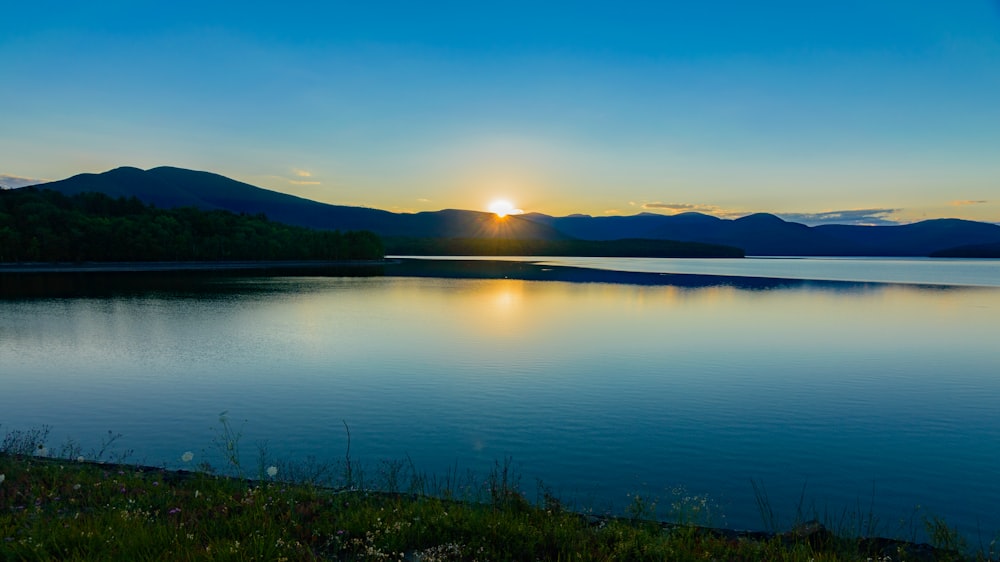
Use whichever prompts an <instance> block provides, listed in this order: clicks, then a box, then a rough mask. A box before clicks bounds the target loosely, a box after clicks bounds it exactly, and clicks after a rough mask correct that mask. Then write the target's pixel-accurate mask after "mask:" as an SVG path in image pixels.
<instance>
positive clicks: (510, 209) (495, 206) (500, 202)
mask: <svg viewBox="0 0 1000 562" xmlns="http://www.w3.org/2000/svg"><path fill="white" fill-rule="evenodd" d="M489 210H490V212H491V213H493V214H495V215H496V216H498V217H500V218H503V217H506V216H507V215H520V214H521V213H523V212H524V211H522V210H521V209H517V208H515V207H514V204H513V203H511V202H510V201H507V200H506V199H497V200H496V201H493V202H492V203H490V206H489Z"/></svg>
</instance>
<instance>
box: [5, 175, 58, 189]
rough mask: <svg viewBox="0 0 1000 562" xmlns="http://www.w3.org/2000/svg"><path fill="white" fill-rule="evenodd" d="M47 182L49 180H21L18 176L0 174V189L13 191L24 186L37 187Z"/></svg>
mask: <svg viewBox="0 0 1000 562" xmlns="http://www.w3.org/2000/svg"><path fill="white" fill-rule="evenodd" d="M48 181H49V180H40V179H34V178H22V177H20V176H10V175H7V174H0V189H14V188H17V187H24V186H26V185H37V184H40V183H47V182H48Z"/></svg>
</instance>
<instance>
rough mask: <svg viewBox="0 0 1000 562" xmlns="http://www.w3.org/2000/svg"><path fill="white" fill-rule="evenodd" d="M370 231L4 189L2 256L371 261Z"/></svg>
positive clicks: (377, 253) (0, 196)
mask: <svg viewBox="0 0 1000 562" xmlns="http://www.w3.org/2000/svg"><path fill="white" fill-rule="evenodd" d="M383 256H384V249H383V246H382V241H381V239H380V238H379V237H378V236H376V235H375V234H374V233H372V232H368V231H348V232H343V233H341V232H340V231H336V230H313V229H308V228H303V227H297V226H290V225H286V224H282V223H278V222H273V221H270V220H268V218H267V217H266V216H265V215H264V214H256V215H247V214H236V213H232V212H229V211H206V210H200V209H197V208H193V207H182V208H176V209H158V208H156V207H155V206H152V205H146V204H144V203H143V202H142V201H140V200H139V199H137V198H135V197H131V198H128V199H126V198H124V197H119V198H117V199H115V198H112V197H109V196H108V195H105V194H103V193H81V194H77V195H72V196H69V195H64V194H62V193H59V192H56V191H52V190H48V189H38V188H30V187H29V188H21V189H13V190H5V191H0V262H83V261H227V260H372V259H381V258H382V257H383Z"/></svg>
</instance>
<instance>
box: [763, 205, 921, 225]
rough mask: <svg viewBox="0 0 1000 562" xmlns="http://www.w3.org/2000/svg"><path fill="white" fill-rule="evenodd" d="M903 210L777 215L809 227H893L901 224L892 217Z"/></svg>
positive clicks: (850, 210)
mask: <svg viewBox="0 0 1000 562" xmlns="http://www.w3.org/2000/svg"><path fill="white" fill-rule="evenodd" d="M901 210H902V209H847V210H842V211H823V212H820V213H776V214H777V215H778V216H780V217H781V218H783V219H785V220H786V221H791V222H799V223H802V224H806V225H809V226H816V225H820V224H853V225H865V226H892V225H896V224H899V221H896V220H893V219H892V215H894V214H896V213H898V212H900V211H901Z"/></svg>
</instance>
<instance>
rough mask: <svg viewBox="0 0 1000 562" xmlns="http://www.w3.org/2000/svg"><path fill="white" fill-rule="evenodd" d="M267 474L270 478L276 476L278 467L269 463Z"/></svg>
mask: <svg viewBox="0 0 1000 562" xmlns="http://www.w3.org/2000/svg"><path fill="white" fill-rule="evenodd" d="M267 475H268V476H270V477H271V478H274V477H275V476H277V475H278V467H276V466H274V465H271V466H269V467H267Z"/></svg>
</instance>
